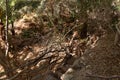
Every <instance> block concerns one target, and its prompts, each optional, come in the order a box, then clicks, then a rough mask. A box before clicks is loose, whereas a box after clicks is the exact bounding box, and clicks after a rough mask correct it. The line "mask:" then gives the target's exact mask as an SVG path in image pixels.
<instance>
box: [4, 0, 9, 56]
mask: <svg viewBox="0 0 120 80" xmlns="http://www.w3.org/2000/svg"><path fill="white" fill-rule="evenodd" d="M5 40H6V46H5V48H6V52H5V55H6V56H7V55H8V50H9V43H8V0H6V27H5Z"/></svg>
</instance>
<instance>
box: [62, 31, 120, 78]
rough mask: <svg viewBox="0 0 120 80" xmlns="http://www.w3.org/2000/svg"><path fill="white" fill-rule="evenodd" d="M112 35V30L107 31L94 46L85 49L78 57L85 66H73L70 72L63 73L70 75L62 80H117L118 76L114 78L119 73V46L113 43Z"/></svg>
mask: <svg viewBox="0 0 120 80" xmlns="http://www.w3.org/2000/svg"><path fill="white" fill-rule="evenodd" d="M114 36H115V34H114V33H113V32H111V31H108V32H107V33H106V35H105V36H104V37H102V38H100V39H99V40H98V42H97V43H96V44H95V47H94V48H92V49H88V50H86V52H85V53H84V55H83V56H82V57H81V59H79V60H80V62H81V61H82V63H85V64H86V65H87V66H86V68H85V67H83V68H82V69H79V68H78V69H74V68H73V71H72V72H71V73H68V72H66V73H65V75H71V76H72V77H71V76H70V77H69V79H63V80H108V79H110V80H119V79H120V77H119V76H118V77H119V78H116V77H115V78H114V76H115V75H120V47H118V46H115V45H114ZM111 37H113V38H111ZM80 62H79V63H78V64H80ZM77 66H78V65H77ZM79 66H80V65H79ZM65 75H63V76H65ZM65 77H66V76H65ZM106 77H107V78H106ZM70 78H71V79H70Z"/></svg>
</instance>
